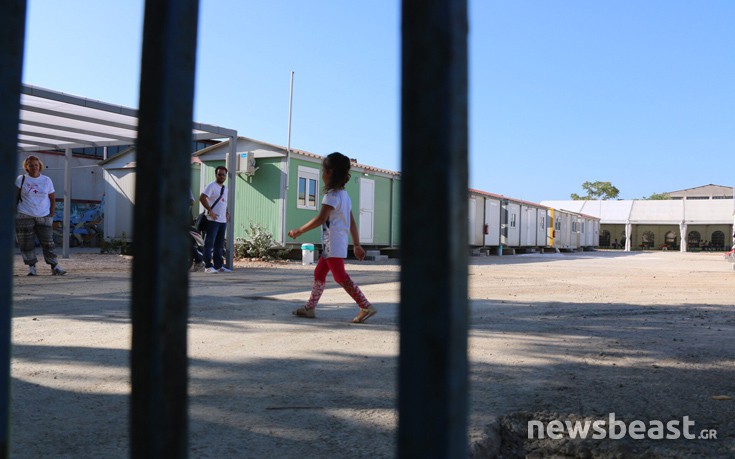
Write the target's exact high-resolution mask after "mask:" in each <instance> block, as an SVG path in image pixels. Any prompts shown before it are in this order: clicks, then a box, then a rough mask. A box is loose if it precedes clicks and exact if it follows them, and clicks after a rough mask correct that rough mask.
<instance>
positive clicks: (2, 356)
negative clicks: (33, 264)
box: [0, 0, 26, 459]
mask: <svg viewBox="0 0 735 459" xmlns="http://www.w3.org/2000/svg"><path fill="white" fill-rule="evenodd" d="M0 18H3V26H2V27H0V62H2V65H0V88H2V91H0V247H2V248H1V249H0V260H5V261H3V262H2V263H0V458H3V459H4V458H6V457H8V456H9V455H10V349H11V344H10V329H11V321H12V316H13V307H12V306H13V262H12V260H13V254H14V252H15V246H14V242H15V241H14V238H13V234H14V231H15V229H14V225H15V199H16V192H17V190H18V188H16V186H15V179H16V177H17V176H18V175H17V172H18V169H17V167H18V166H17V161H18V114H19V113H20V91H21V73H22V69H23V43H24V41H25V25H26V1H25V0H9V1H2V2H0ZM3 253H4V254H5V255H2V254H3Z"/></svg>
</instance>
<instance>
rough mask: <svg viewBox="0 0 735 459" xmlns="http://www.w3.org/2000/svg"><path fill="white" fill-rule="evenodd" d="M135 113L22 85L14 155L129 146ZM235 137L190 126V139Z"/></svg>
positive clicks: (227, 132)
mask: <svg viewBox="0 0 735 459" xmlns="http://www.w3.org/2000/svg"><path fill="white" fill-rule="evenodd" d="M137 131H138V110H136V109H133V108H128V107H123V106H120V105H114V104H109V103H106V102H100V101H98V100H93V99H87V98H84V97H79V96H74V95H71V94H65V93H62V92H57V91H51V90H49V89H44V88H39V87H37V86H31V85H23V88H22V91H21V96H20V122H19V125H18V151H26V152H30V151H42V150H65V149H67V148H84V147H105V146H114V145H133V144H134V143H135V139H136V137H137V135H138V134H137ZM233 136H237V131H236V130H234V129H226V128H222V127H219V126H213V125H210V124H203V123H193V126H192V139H193V140H204V139H222V138H228V137H233Z"/></svg>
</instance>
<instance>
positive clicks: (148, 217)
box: [130, 0, 199, 458]
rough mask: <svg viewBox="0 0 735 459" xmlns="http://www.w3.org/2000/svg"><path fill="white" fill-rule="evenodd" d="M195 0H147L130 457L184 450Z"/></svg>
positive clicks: (179, 455)
mask: <svg viewBox="0 0 735 459" xmlns="http://www.w3.org/2000/svg"><path fill="white" fill-rule="evenodd" d="M198 9H199V2H198V1H197V0H147V1H146V5H145V21H144V28H143V56H142V65H141V82H140V111H139V130H138V144H137V158H136V161H137V174H138V175H137V180H136V188H135V196H136V204H135V210H134V227H133V228H134V233H135V242H134V248H133V250H134V259H133V300H132V321H133V346H132V359H131V376H132V386H133V387H132V398H131V414H130V424H131V425H130V433H131V440H130V441H131V447H130V454H131V457H135V458H139V457H155V458H173V457H177V458H182V457H186V456H187V452H188V432H187V431H188V406H187V401H188V400H187V385H188V381H187V344H186V343H187V335H186V327H187V316H188V310H189V301H188V293H189V292H188V290H189V277H188V270H187V268H188V264H187V262H188V250H187V248H188V238H189V233H188V227H189V224H190V220H191V216H190V215H189V210H188V209H189V207H188V206H189V189H190V181H191V165H190V161H191V151H190V148H191V128H192V114H193V101H194V70H195V67H196V38H197V21H198Z"/></svg>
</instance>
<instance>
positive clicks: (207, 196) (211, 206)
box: [199, 166, 231, 274]
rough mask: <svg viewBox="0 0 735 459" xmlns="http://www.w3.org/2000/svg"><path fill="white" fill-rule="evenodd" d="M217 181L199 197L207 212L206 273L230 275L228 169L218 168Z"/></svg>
mask: <svg viewBox="0 0 735 459" xmlns="http://www.w3.org/2000/svg"><path fill="white" fill-rule="evenodd" d="M214 174H215V177H216V179H215V181H214V182H212V183H210V184H209V185H207V187H206V188H205V189H204V191H202V194H201V195H199V202H201V203H202V206H204V209H205V210H206V211H207V235H206V237H205V238H204V272H205V273H208V274H212V273H217V272H220V273H229V272H231V270H230V269H228V268H226V267H225V266H224V264H223V262H224V247H225V231H226V230H227V221H228V220H229V219H230V212H229V211H228V210H227V191H226V187H225V180H227V168H226V167H225V166H218V167H217V168H216V169H215V170H214Z"/></svg>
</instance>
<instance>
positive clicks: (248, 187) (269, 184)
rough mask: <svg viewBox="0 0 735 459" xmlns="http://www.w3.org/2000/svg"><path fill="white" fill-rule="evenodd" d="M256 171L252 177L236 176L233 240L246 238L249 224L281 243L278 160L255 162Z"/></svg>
mask: <svg viewBox="0 0 735 459" xmlns="http://www.w3.org/2000/svg"><path fill="white" fill-rule="evenodd" d="M257 161H258V170H257V172H256V173H255V174H254V175H252V176H246V175H242V174H238V175H237V180H238V182H237V186H236V187H235V193H236V196H235V218H236V220H237V221H235V222H233V230H234V232H235V238H241V237H245V236H246V234H248V231H249V230H250V224H251V223H253V224H257V225H260V226H262V227H263V229H265V230H266V231H268V232H270V233H271V235H272V236H273V239H274V240H276V241H280V238H281V236H280V226H279V224H278V222H279V220H280V215H279V209H280V207H279V201H280V199H281V189H280V180H281V169H280V167H279V165H280V162H281V160H280V159H278V158H273V159H270V158H269V159H265V158H262V159H258V160H257Z"/></svg>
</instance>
